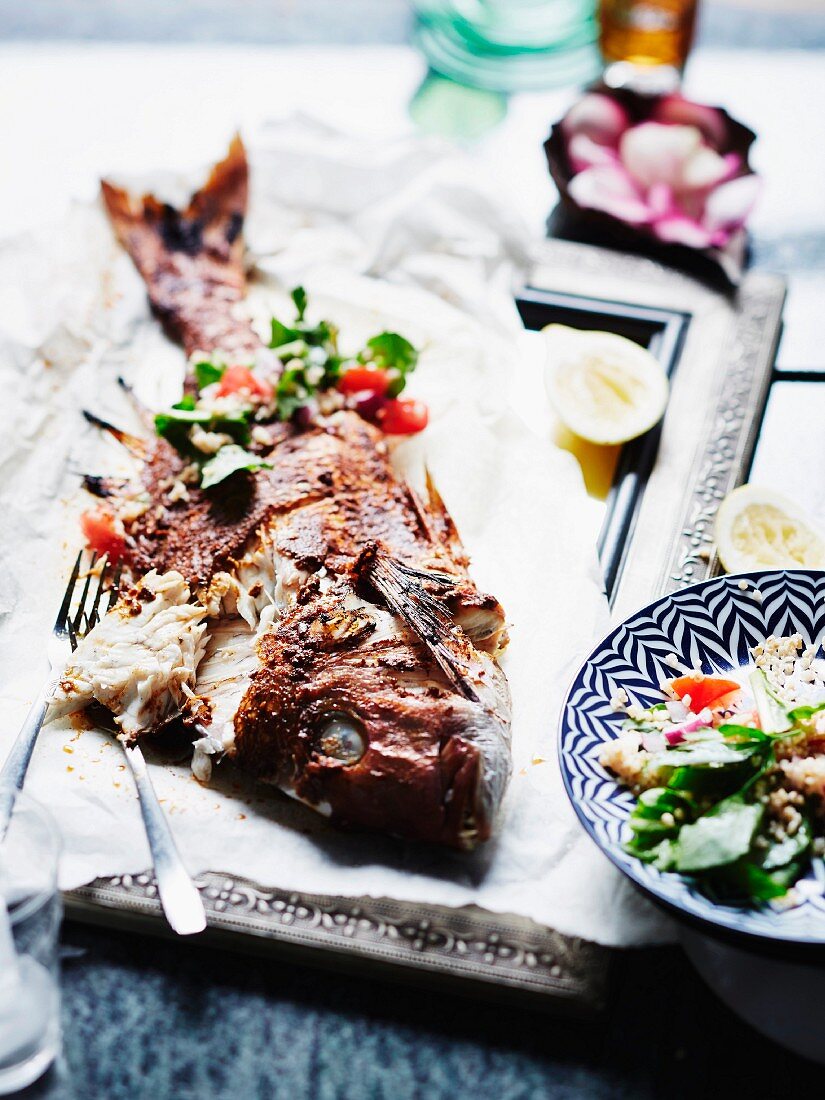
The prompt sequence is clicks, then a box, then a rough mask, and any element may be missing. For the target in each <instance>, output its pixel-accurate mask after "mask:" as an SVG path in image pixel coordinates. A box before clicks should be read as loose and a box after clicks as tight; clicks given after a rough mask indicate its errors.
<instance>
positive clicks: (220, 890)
mask: <svg viewBox="0 0 825 1100" xmlns="http://www.w3.org/2000/svg"><path fill="white" fill-rule="evenodd" d="M542 295H544V298H543V299H542ZM784 297H785V287H784V283H783V281H782V280H781V279H779V278H777V277H775V276H771V275H765V274H759V273H755V274H750V275H748V276H747V277H746V278H745V280H744V282H743V283H742V286H741V287H740V289H739V290H738V292H737V293H735V294H725V293H721V292H719V291H717V290H714V289H711V288H709V287H707V286H705V285H703V284H701V283H699V282H697V281H695V280H694V279H692V278H691V277H689V276H687V275H684V274H680V273H678V272H676V271H673V270H672V269H669V268H666V267H664V266H662V265H661V264H659V263H658V262H656V261H654V260H650V259H647V258H643V257H638V256H632V255H629V254H626V253H620V252H615V251H608V250H605V249H601V248H595V247H592V246H587V245H580V244H575V243H572V242H567V241H546V242H543V243H542V244H541V245H540V246H538V247H537V250H536V265H535V269H534V271H533V273H532V276H531V279H530V290H528V291H524V292H523V294H522V303H521V306H520V308H521V309H522V314H523V315H525V303H527V304H528V305H530V303H532V305H530V308H531V309H532V310H533V311H532V313H530V316H529V318H528V323H529V324H530V325H531V327H541V324H547V323H550V322H551V321H561V322H562V323H570V313H569V311H570V310H571V309H573V310H575V309H577V308H579V307H581V309H583V310H584V312H585V314H587V316H589V318H590V319H591V321H593V326H592V327H602V328H614V329H615V330H616V331H620V332H624V333H627V332H628V328H627V326H628V324H630V325H631V326H632V325H633V324H635V323H636V322H638V321H639V318H640V317H641V318H642V320H644V317H645V316H646V317H647V322H646V323H648V324H649V325H650V326H652V327H651V328H650V329H649V330H648V335H649V339H648V337H645V336H644V335H641V336H640V337H639V338H640V339H642V340H643V342H648V343H649V344H650V347H651V350H652V351H653V352H654V354H657V355H660V357H661V358H662V361H663V362H664V363H665V365H666V366H667V368H668V370H669V371H670V373H671V379H672V392H671V399H670V403H669V407H668V411H667V414H666V416H665V419H664V422H663V425H662V428H661V436H660V438H659V437H658V435H654V436H652V437H650V438H648V439H646V440H643V441H642V442H641V443H637V444H632V445H630V446H631V447H633V448H634V449H633V450H632V451H631V452H629V453H628V452H625V454H624V455H623V456H622V458H620V460H619V466H618V468H617V474H616V479H615V481H614V486H613V490H612V492H611V494H610V497H609V499H608V501H607V502H606V503H605V520H604V528H603V534H602V540H601V549H602V554H603V560H604V564H605V567H606V571H607V573H608V575H609V579H610V582H611V583H610V597H611V601H612V604H613V608H614V613H615V615H616V617H618V618H623V617H624V616H625V615H626V614H628V613H629V612H630V611H632V610H634V609H635V608H637V607H639V606H641V605H642V604H644V603H646V602H648V601H649V600H650V599H652V598H653V597H655V596H657V595H659V594H660V593H663V592H669V591H673V590H674V589H676V588H679V587H681V586H683V585H686V584H689V583H691V582H693V581H697V580H701V579H702V578H703V577H705V576H708V575H709V574H711V573H712V572H713V570H714V569H715V567H716V562H715V558H714V551H713V542H712V528H713V518H714V515H715V512H716V509H717V507H718V505H719V503H720V501H721V500H722V499H723V498H724V497H725V495H726V494H727V493H728V492H729V491H730V490H731V489H732V488H734V487H735V486H736V485H737V484H739V483H741V482H742V481H743V480H744V479H745V478H746V476H747V471H748V468H749V465H750V461H751V457H752V454H753V448H754V444H755V441H756V437H757V433H758V430H759V426H760V423H761V418H762V413H763V410H764V406H765V401H766V399H767V393H768V388H769V386H770V382H771V376H772V370H773V363H774V358H775V355H776V348H777V344H778V340H779V334H780V329H781V315H782V305H783V302H784ZM537 299H539V301H538V304H537ZM542 301H543V305H544V312H541V310H538V312H536V310H537V309H538V306H539V305H541V304H542ZM565 310H567V311H568V312H567V313H565ZM527 312H528V313H529V312H530V311H529V310H528V311H527ZM679 318H682V319H683V320H682V322H681V323H680V322H679V321H678V319H679ZM674 319H675V320H674ZM596 322H598V323H596ZM674 326H675V327H674ZM677 329H678V332H677ZM197 885H198V888H199V890H200V891H201V893H202V896H203V899H204V903H205V906H206V911H207V917H208V929H207V931H206V932H205V933H203V936H204V937H207V938H209V939H212V940H214V941H215V942H217V943H220V944H221V945H225V946H232V947H235V948H238V949H240V950H243V951H249V952H277V953H285V954H287V955H289V956H290V957H292V958H295V959H297V960H300V961H303V962H307V963H312V964H316V965H325V966H326V965H328V966H334V967H335V968H337V969H348V970H352V969H357V970H358V971H363V970H365V969H367V970H370V971H373V972H377V973H379V974H382V975H385V976H390V977H393V978H397V979H400V980H406V981H414V982H416V983H427V984H437V985H445V984H446V985H448V986H449V987H450V988H452V989H456V990H459V991H460V990H462V989H463V990H466V991H468V992H471V993H472V995H473V996H479V995H482V996H490V997H494V998H496V999H506V998H511V997H518V998H520V999H523V998H525V997H529V998H531V999H534V1000H536V1001H537V1002H538V1003H539V1004H540V1005H541V1006H543V1007H545V1008H548V1009H551V1010H554V1011H558V1012H564V1013H570V1014H590V1013H593V1012H596V1011H598V1010H599V1009H600V1008H601V1007H602V1005H603V1003H604V998H605V993H606V979H607V972H608V966H607V964H608V961H609V956H610V952H609V951H608V950H607V949H606V948H603V947H599V946H598V945H596V944H592V943H587V942H585V941H582V940H580V939H576V938H571V937H567V936H563V935H561V934H560V933H558V932H555V931H554V930H552V929H549V928H544V927H541V926H540V925H538V924H536V923H534V922H532V921H529V920H526V919H525V918H522V917H517V916H510V915H500V914H493V913H489V912H486V911H483V910H480V909H478V908H474V907H466V908H462V909H448V908H445V907H441V906H435V905H421V904H413V903H408V902H399V901H395V900H392V899H389V898H382V899H375V898H344V897H323V896H316V895H307V894H297V893H293V892H290V891H289V890H287V889H283V888H276V887H273V886H267V885H265V884H259V883H253V882H249V881H247V880H242V879H238V878H234V877H232V876H228V875H225V874H221V873H220V872H219V871H216V872H209V873H207V874H205V875H203V876H202V877H201V878H200V879H199V880H198V883H197ZM65 902H66V911H67V915H68V916H69V917H71V918H73V919H78V920H85V921H90V922H93V923H98V924H104V925H108V926H113V927H114V926H120V927H126V928H129V927H131V928H140V929H143V930H146V931H150V932H155V933H158V934H164V933H165V932H166V925H165V923H164V921H163V917H162V914H161V910H160V905H159V904H158V900H157V891H156V887H155V884H154V881H153V878H152V875H151V874H142V875H135V876H122V877H119V878H109V879H98V880H96V881H95V882H93V883H91V884H90V885H88V886H84V887H82V888H81V889H79V890H74V891H71V892H70V893H68V894H67V895H66V898H65Z"/></svg>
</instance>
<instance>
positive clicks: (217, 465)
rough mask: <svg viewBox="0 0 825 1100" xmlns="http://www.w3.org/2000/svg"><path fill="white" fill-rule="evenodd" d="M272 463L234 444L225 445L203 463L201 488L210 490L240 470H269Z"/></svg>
mask: <svg viewBox="0 0 825 1100" xmlns="http://www.w3.org/2000/svg"><path fill="white" fill-rule="evenodd" d="M271 469H272V463H271V462H265V461H264V460H263V459H261V458H260V457H259V456H258V455H253V454H250V453H249V451H245V450H244V449H243V447H239V446H238V445H237V444H236V443H227V444H225V445H224V446H223V447H221V449H220V450H219V451H218V452H217V454H215V456H214V458H210V459H209V461H208V462H204V464H203V471H202V477H201V488H202V489H211V488H212V487H213V486H214V485H219V484H220V482H222V481H226V479H227V478H228V477H231V476H232V475H233V474H236V473H238V472H239V471H240V470H271Z"/></svg>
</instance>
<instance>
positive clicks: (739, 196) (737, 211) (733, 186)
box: [704, 175, 762, 232]
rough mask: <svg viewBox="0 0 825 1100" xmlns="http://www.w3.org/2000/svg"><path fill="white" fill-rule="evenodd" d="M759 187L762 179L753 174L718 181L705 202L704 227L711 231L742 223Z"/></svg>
mask: <svg viewBox="0 0 825 1100" xmlns="http://www.w3.org/2000/svg"><path fill="white" fill-rule="evenodd" d="M761 188H762V180H761V179H760V177H759V176H755V175H749V176H739V177H738V179H735V180H729V181H728V182H727V183H720V184H719V186H718V187H716V188H714V189H713V191H711V193H710V194H709V195H708V198H707V202H706V203H705V217H704V224H705V227H706V228H707V229H708V230H710V231H711V232H713V231H714V230H716V229H735V228H738V227H739V226H740V225H744V223H745V221H746V220H747V217H748V215H749V214H750V212H751V210H752V209H753V205H754V203H755V202H756V200H757V198H758V197H759V192H760V190H761Z"/></svg>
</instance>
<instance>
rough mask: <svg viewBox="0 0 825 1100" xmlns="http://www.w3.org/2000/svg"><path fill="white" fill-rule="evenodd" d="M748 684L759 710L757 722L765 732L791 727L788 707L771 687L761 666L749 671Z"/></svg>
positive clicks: (784, 730) (791, 720) (775, 731)
mask: <svg viewBox="0 0 825 1100" xmlns="http://www.w3.org/2000/svg"><path fill="white" fill-rule="evenodd" d="M750 685H751V690H752V691H753V697H754V699H755V700H756V709H757V711H758V712H759V724H760V726H761V727H762V729H763V730H764V731H765V733H786V732H787V731H788V730H789V729H791V727H792V726H793V719H792V718H790V717H789V716H788V708H787V706H786V705H785V704H784V703H783V702H782V700H781V699H780V698H779V696H778V695H777V694H776V693H775V692H774V691H773V690H772V689H771V686H770V684H769V683H768V678H767V676H766V675H765V673H764V672H763V671H762V669H761V668H755V669H754V670H753V672H752V673H751V675H750Z"/></svg>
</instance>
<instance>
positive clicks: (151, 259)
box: [100, 135, 260, 361]
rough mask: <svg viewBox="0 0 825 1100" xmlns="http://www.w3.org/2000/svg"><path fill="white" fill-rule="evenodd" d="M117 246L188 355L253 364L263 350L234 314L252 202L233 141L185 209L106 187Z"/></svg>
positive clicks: (242, 287)
mask: <svg viewBox="0 0 825 1100" xmlns="http://www.w3.org/2000/svg"><path fill="white" fill-rule="evenodd" d="M100 186H101V195H102V199H103V205H104V207H105V209H106V212H107V214H108V216H109V220H110V221H111V223H112V227H113V229H114V231H115V235H116V236H117V239H118V241H119V242H120V243H121V245H122V246H123V247H124V248H125V249H126V251H127V252H128V253H129V255H130V256H131V258H132V260H133V261H134V264H135V267H136V268H137V269H138V271H139V272H140V274H141V276H142V278H143V281H144V282H145V284H146V289H147V291H148V294H149V301H150V304H151V306H152V310H153V311H154V313H155V314H156V316H157V317H158V318H159V320H160V321H161V323H162V324H163V326H164V329H165V330H166V333H167V335H168V336H169V337H170V338H171V339H173V340H175V341H177V342H178V343H181V344H183V346H184V349H185V350H186V352H187V354H188V355H191V354H193V353H194V352H197V351H199V352H204V353H207V354H209V353H211V352H214V351H220V352H222V353H223V354H224V355H225V356H228V357H230V358H235V359H240V360H242V361H249V360H250V359H251V358H252V357H253V355H254V352H255V351H256V350H257V349H258V348H259V347H260V340H259V339H258V337H257V336H256V335H255V333H254V331H253V329H252V327H251V324H250V322H249V320H248V319H246V318H243V317H240V316H238V311H237V309H236V307H237V306H238V304H239V303H241V302H242V301H243V299H244V297H245V295H246V272H245V269H244V243H243V225H244V219H245V217H246V207H247V199H248V195H249V165H248V162H247V158H246V150H245V148H244V145H243V142H242V141H241V139H240V137H239V136H238V135H236V136H235V137H234V138H233V139H232V142H231V144H230V146H229V152H228V153H227V155H226V157H225V158H224V159H223V160H222V161H220V162H219V163H218V164H216V165H215V167H214V168H213V169H212V171H211V173H210V175H209V178H208V179H207V181H206V183H205V184H204V185H203V187H201V188H200V190H198V191H196V192H195V193H194V194H193V195H192V197H191V199H190V200H189V203H188V205H187V206H186V207H185V208H183V209H181V210H178V209H176V208H175V207H173V206H170V205H169V204H168V203H164V202H161V201H160V200H159V199H157V198H156V197H155V196H154V195H150V194H147V195H143V196H142V197H141V198H138V197H136V196H134V195H132V194H130V193H129V192H128V191H126V190H124V189H123V188H120V187H116V186H115V185H114V184H112V183H110V182H108V181H107V180H103V181H101V185H100Z"/></svg>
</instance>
